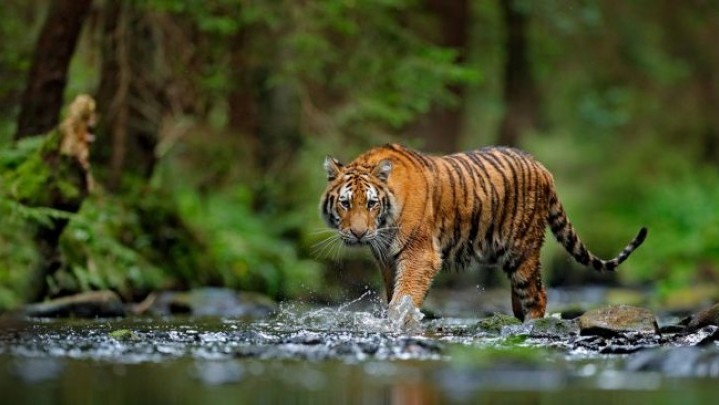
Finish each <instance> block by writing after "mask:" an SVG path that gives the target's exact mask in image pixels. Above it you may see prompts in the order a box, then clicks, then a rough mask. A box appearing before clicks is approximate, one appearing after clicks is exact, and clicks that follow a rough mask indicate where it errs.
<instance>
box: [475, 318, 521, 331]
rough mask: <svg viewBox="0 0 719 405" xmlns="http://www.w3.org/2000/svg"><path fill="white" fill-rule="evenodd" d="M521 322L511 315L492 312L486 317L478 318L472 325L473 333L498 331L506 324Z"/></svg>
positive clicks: (518, 323)
mask: <svg viewBox="0 0 719 405" xmlns="http://www.w3.org/2000/svg"><path fill="white" fill-rule="evenodd" d="M521 324H522V322H521V321H520V320H519V319H517V318H515V317H513V316H511V315H505V314H501V313H494V314H493V315H492V316H490V317H488V318H484V319H481V320H479V322H477V323H476V324H475V325H474V328H473V329H474V332H475V333H481V332H484V333H500V332H502V329H503V328H504V327H506V326H511V325H521Z"/></svg>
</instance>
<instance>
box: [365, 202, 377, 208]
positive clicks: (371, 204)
mask: <svg viewBox="0 0 719 405" xmlns="http://www.w3.org/2000/svg"><path fill="white" fill-rule="evenodd" d="M376 206H377V200H369V201H367V208H369V209H372V208H374V207H376Z"/></svg>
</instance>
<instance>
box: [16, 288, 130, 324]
mask: <svg viewBox="0 0 719 405" xmlns="http://www.w3.org/2000/svg"><path fill="white" fill-rule="evenodd" d="M21 312H22V313H23V314H24V315H26V316H30V317H38V318H62V317H77V318H97V317H116V316H125V307H124V306H123V305H122V301H121V300H120V297H119V296H118V295H117V294H115V293H114V292H113V291H107V290H106V291H89V292H84V293H80V294H75V295H70V296H67V297H62V298H57V299H54V300H50V301H46V302H40V303H37V304H30V305H26V306H25V307H24V308H23V309H22V311H21Z"/></svg>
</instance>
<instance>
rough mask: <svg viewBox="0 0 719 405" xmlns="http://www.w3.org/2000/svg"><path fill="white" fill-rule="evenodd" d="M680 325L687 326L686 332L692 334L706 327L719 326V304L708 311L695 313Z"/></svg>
mask: <svg viewBox="0 0 719 405" xmlns="http://www.w3.org/2000/svg"><path fill="white" fill-rule="evenodd" d="M680 323H681V324H682V325H685V326H686V330H687V331H690V332H691V331H695V330H698V329H700V328H703V327H704V326H709V325H714V326H719V304H714V305H713V306H711V307H709V308H707V309H704V310H702V311H699V312H697V313H694V314H692V315H690V316H689V317H687V318H685V319H683V320H682V321H681V322H680Z"/></svg>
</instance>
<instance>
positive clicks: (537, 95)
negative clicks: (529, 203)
mask: <svg viewBox="0 0 719 405" xmlns="http://www.w3.org/2000/svg"><path fill="white" fill-rule="evenodd" d="M0 38H2V40H1V41H0V168H2V171H3V172H2V176H0V179H2V178H7V176H10V173H12V171H13V170H17V166H16V162H18V161H19V160H22V159H23V158H27V156H30V155H31V154H32V150H33V148H37V145H38V143H39V142H42V139H43V138H45V135H43V134H46V133H48V132H49V131H51V130H52V128H53V127H55V126H56V125H57V124H58V122H59V121H60V119H61V108H62V106H64V105H67V103H69V102H70V101H71V100H72V99H73V98H74V97H75V96H76V95H78V94H82V93H87V94H90V95H93V97H95V99H96V101H97V108H98V112H99V122H98V126H97V128H96V129H95V135H96V140H95V142H94V143H93V144H92V149H91V156H90V159H91V172H92V175H93V177H94V179H95V184H96V185H95V187H93V191H92V192H91V193H90V194H89V195H88V196H87V197H86V198H85V199H84V201H83V203H82V207H81V209H80V210H79V211H78V212H76V213H68V212H62V210H58V209H55V208H56V207H47V206H45V207H43V206H37V205H33V204H27V203H24V202H23V201H19V200H18V199H16V198H13V192H14V191H13V190H9V189H8V187H4V185H3V184H2V183H0V310H2V309H7V308H11V307H13V306H16V305H18V304H20V303H22V302H27V301H36V300H42V299H44V298H46V297H51V296H58V295H64V294H68V293H71V292H76V291H84V290H93V289H108V288H109V289H113V290H115V291H117V292H118V293H120V295H121V296H122V297H123V298H124V299H125V300H127V301H136V300H139V299H142V298H143V297H144V296H145V295H147V294H148V293H149V292H150V291H154V290H160V289H184V288H192V287H195V286H204V285H213V286H227V287H231V288H237V289H243V290H254V291H261V292H264V293H266V294H269V295H271V296H273V297H275V298H278V299H286V298H295V299H308V300H315V301H325V302H326V301H332V300H340V299H343V298H346V297H348V296H353V295H352V294H353V293H354V292H355V291H360V290H362V289H365V288H370V289H379V283H378V281H379V280H378V277H377V272H376V270H375V269H374V265H373V264H372V260H371V258H370V257H369V255H367V254H363V253H359V252H353V251H343V252H340V251H339V248H338V247H336V246H330V247H327V246H325V245H324V244H323V240H324V239H325V238H326V237H327V235H328V234H327V233H325V232H323V231H322V229H324V227H325V226H324V225H323V224H322V222H321V221H320V218H319V215H318V208H317V205H318V200H319V196H320V194H321V193H322V190H323V188H324V185H325V181H326V180H325V174H324V172H323V170H322V161H323V159H324V156H325V155H327V154H330V155H333V156H335V157H337V158H339V159H340V160H342V161H349V160H351V159H352V158H353V157H354V156H356V155H357V154H358V153H360V152H361V151H363V150H365V149H367V148H368V147H370V146H373V145H377V144H383V143H387V142H400V143H403V144H407V145H409V146H412V147H416V148H419V149H421V150H424V151H427V152H434V153H446V152H453V151H460V150H467V149H473V148H477V147H481V146H485V145H490V144H502V145H511V146H517V147H521V148H523V149H525V150H527V151H528V152H530V153H532V154H533V155H535V156H536V157H537V158H538V159H539V160H540V161H541V162H543V163H544V164H545V166H547V167H548V168H549V169H550V170H551V171H552V172H553V173H554V175H555V179H556V182H557V185H558V186H557V187H558V190H559V195H560V198H561V199H562V200H563V202H564V205H565V207H566V209H567V211H568V213H569V216H570V218H571V219H572V221H573V223H574V224H575V226H576V228H577V229H578V231H579V234H580V236H581V237H582V239H583V240H584V241H585V242H586V243H587V245H588V246H589V247H590V249H592V250H593V251H594V252H595V253H597V254H599V255H600V256H604V257H610V256H613V255H614V254H616V253H617V252H618V251H619V250H620V249H621V247H622V246H623V245H624V243H626V242H627V241H628V240H629V239H630V238H631V237H632V236H634V234H635V232H636V231H637V229H639V227H640V226H647V227H648V228H649V231H650V233H649V237H648V239H647V241H646V243H645V245H644V246H642V248H641V249H640V251H638V252H637V253H635V255H633V256H632V258H631V259H630V260H629V261H627V262H626V263H625V264H623V266H622V268H621V271H619V272H618V273H617V274H616V275H609V276H608V275H597V274H595V273H594V272H592V271H591V270H586V269H583V268H581V267H580V266H577V265H575V264H573V263H572V262H571V261H570V259H569V257H568V256H567V255H566V253H565V252H563V251H561V248H560V247H559V246H558V245H557V244H556V243H553V242H550V243H548V244H547V247H546V248H545V252H544V254H543V259H544V265H545V269H546V270H545V273H546V274H547V279H548V282H549V284H550V285H571V284H577V283H582V284H587V283H596V282H601V283H622V284H625V285H633V286H643V287H647V288H648V289H649V291H650V292H651V293H652V296H653V297H655V299H656V300H657V302H662V300H666V299H668V297H670V296H671V295H672V294H674V293H676V292H677V291H690V293H696V292H698V291H700V290H708V291H709V292H710V294H714V295H716V294H717V288H716V285H717V279H718V278H719V209H718V207H719V170H718V169H719V167H718V166H719V52H717V48H716V44H717V39H718V38H719V2H716V1H711V0H686V1H681V2H680V1H673V0H634V1H624V0H538V1H529V0H486V1H470V0H453V1H443V0H316V1H297V0H275V1H270V0H255V1H251V0H215V1H199V0H188V1H173V0H147V1H132V0H128V1H119V0H28V1H25V0H22V1H21V0H5V1H3V2H2V5H0ZM13 162H15V163H13ZM0 181H2V180H0ZM5 185H7V184H5ZM57 220H63V221H65V222H66V226H64V228H63V229H62V233H61V234H60V235H59V239H58V240H57V247H56V252H55V256H54V257H53V258H52V260H50V259H49V258H48V257H47V255H44V254H43V252H42V249H39V244H38V243H39V241H38V232H37V229H38V227H42V226H44V225H43V224H47V223H52V221H57ZM49 261H52V264H51V265H50V264H49ZM457 278H463V279H465V280H466V279H467V278H469V279H471V280H472V281H471V282H472V283H479V284H482V285H484V284H486V285H491V284H492V283H496V282H498V281H497V279H499V278H500V277H499V276H497V275H496V274H492V273H491V272H490V273H486V272H483V273H477V272H468V273H466V274H460V275H456V274H445V275H442V276H441V277H440V280H438V283H440V284H445V285H452V284H453V283H455V284H456V283H457V281H456V280H457Z"/></svg>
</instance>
